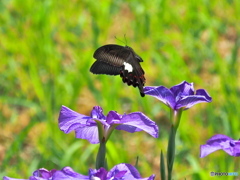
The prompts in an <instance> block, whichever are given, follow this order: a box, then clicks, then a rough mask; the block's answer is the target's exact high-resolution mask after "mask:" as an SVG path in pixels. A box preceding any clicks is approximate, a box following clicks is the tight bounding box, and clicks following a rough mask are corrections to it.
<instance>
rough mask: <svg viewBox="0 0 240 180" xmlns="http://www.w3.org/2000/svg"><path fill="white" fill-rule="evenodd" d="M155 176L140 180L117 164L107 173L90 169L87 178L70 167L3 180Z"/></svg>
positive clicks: (134, 171) (122, 179) (107, 179)
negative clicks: (28, 176)
mask: <svg viewBox="0 0 240 180" xmlns="http://www.w3.org/2000/svg"><path fill="white" fill-rule="evenodd" d="M154 178H155V175H151V176H150V177H148V178H141V176H140V174H139V172H138V170H137V169H136V168H135V167H134V166H132V165H130V164H124V163H123V164H118V165H116V166H114V167H113V168H112V169H111V170H110V171H109V172H108V171H106V170H105V169H104V168H100V169H98V170H95V169H90V170H89V174H88V176H85V175H81V174H79V173H77V172H75V171H73V169H72V168H70V167H64V168H63V169H62V170H51V171H48V170H46V169H44V168H41V169H39V170H36V171H34V172H33V176H30V178H29V179H15V178H9V177H6V176H4V177H3V180H154Z"/></svg>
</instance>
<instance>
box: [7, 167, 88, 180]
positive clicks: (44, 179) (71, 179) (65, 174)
mask: <svg viewBox="0 0 240 180" xmlns="http://www.w3.org/2000/svg"><path fill="white" fill-rule="evenodd" d="M3 180H89V176H84V175H81V174H78V173H76V172H75V171H74V170H73V169H72V168H70V167H64V168H63V169H62V170H55V169H53V170H51V171H48V170H46V169H44V168H41V169H38V170H36V171H34V172H33V175H32V176H30V177H29V179H15V178H10V177H6V176H4V177H3Z"/></svg>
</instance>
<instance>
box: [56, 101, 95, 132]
mask: <svg viewBox="0 0 240 180" xmlns="http://www.w3.org/2000/svg"><path fill="white" fill-rule="evenodd" d="M89 118H90V117H89V116H85V115H82V114H79V113H77V112H75V111H73V110H71V109H69V108H68V107H66V106H62V107H61V110H60V113H59V118H58V123H59V128H60V130H61V131H63V132H65V133H69V132H71V131H73V130H75V129H77V128H79V127H81V126H82V125H85V124H86V122H87V120H88V119H89Z"/></svg>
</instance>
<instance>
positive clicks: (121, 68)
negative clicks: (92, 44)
mask: <svg viewBox="0 0 240 180" xmlns="http://www.w3.org/2000/svg"><path fill="white" fill-rule="evenodd" d="M93 57H94V58H95V59H96V61H95V62H94V63H93V65H92V66H91V68H90V71H91V72H92V73H93V74H107V75H120V76H121V78H122V81H123V83H127V85H128V86H134V87H138V89H139V91H140V94H141V96H142V97H144V95H145V94H144V91H143V86H144V84H145V80H146V79H145V77H144V70H143V69H142V67H141V65H140V62H143V60H142V58H141V57H140V56H139V55H137V54H136V53H135V52H134V50H133V49H132V48H131V47H129V46H120V45H116V44H108V45H104V46H101V47H100V48H98V49H97V50H96V51H95V52H94V54H93Z"/></svg>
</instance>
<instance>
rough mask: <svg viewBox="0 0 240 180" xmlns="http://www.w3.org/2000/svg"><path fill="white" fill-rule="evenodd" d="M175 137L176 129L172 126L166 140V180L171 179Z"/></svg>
mask: <svg viewBox="0 0 240 180" xmlns="http://www.w3.org/2000/svg"><path fill="white" fill-rule="evenodd" d="M175 137H176V129H175V128H174V126H173V125H172V127H171V133H170V136H169V140H168V149H167V170H168V180H171V179H172V169H173V163H174V158H175Z"/></svg>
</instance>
